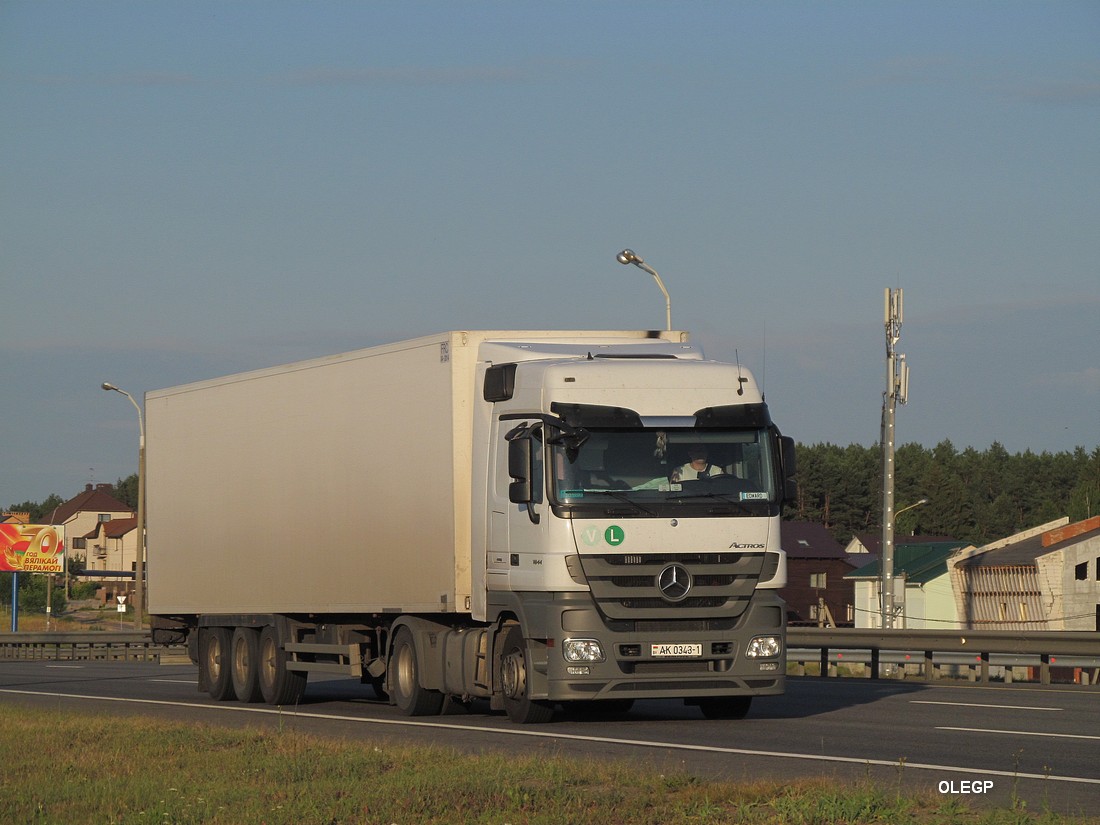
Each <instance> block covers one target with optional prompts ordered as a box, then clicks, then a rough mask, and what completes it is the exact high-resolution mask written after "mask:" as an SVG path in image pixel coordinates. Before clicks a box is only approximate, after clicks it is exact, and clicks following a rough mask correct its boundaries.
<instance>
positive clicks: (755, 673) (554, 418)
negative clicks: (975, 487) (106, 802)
mask: <svg viewBox="0 0 1100 825" xmlns="http://www.w3.org/2000/svg"><path fill="white" fill-rule="evenodd" d="M146 417H147V432H148V438H147V448H146V456H147V459H146V462H147V463H146V466H147V502H148V504H147V512H148V565H147V569H148V595H149V612H150V614H151V616H152V619H151V621H152V624H153V638H154V640H155V641H157V642H160V643H182V642H186V643H187V644H188V646H189V652H190V655H191V658H192V660H193V661H194V662H196V663H197V665H198V667H199V689H200V690H204V691H208V692H209V694H210V695H211V696H212V697H214V698H215V699H225V700H228V699H233V698H236V699H239V700H241V701H245V702H255V701H266V702H268V703H270V704H276V705H286V704H293V703H295V702H297V701H298V700H299V699H301V697H302V695H303V692H304V690H305V687H306V679H307V676H308V674H309V673H310V672H324V673H344V674H347V675H349V676H353V677H356V676H357V677H359V678H360V680H361V681H362V682H363V683H370V684H372V685H373V686H374V688H375V690H376V691H377V692H378V694H379V695H380V696H383V697H388V698H389V701H390V702H391V703H393V704H396V705H397V706H398V707H399V708H400V710H401V711H403V712H404V713H406V714H409V715H425V714H433V713H439V712H440V711H441V709H442V708H443V706H444V703H445V701H446V700H447V699H450V700H452V701H470V700H472V699H475V698H482V699H484V700H488V701H489V705H490V707H491V708H493V709H500V708H503V709H504V710H505V711H506V712H507V714H508V716H509V717H510V718H511V719H512V720H514V721H515V722H518V723H530V722H542V721H547V720H549V719H550V718H551V716H552V714H553V712H554V709H555V707H556V706H557V705H559V704H566V703H573V704H575V705H576V706H577V707H583V708H586V709H588V710H590V711H591V710H597V711H598V710H600V709H605V710H616V711H621V710H623V709H625V708H628V707H629V706H630V704H631V702H633V700H635V699H639V698H679V699H683V700H684V701H686V702H688V703H689V704H695V705H698V706H699V707H700V708H701V710H702V712H703V713H704V714H705V715H706V716H708V717H727V718H728V717H739V716H743V715H744V714H745V712H746V711H747V710H748V707H749V703H750V702H751V700H752V697H753V696H757V695H765V694H778V693H781V692H782V691H783V688H784V670H785V664H784V654H785V649H784V648H785V632H786V623H785V608H784V604H783V602H782V601H781V599H780V598H779V596H778V588H780V587H782V586H783V585H784V584H785V580H786V561H785V556H784V553H783V550H782V549H781V546H780V511H781V508H782V506H783V503H784V501H785V499H786V498H788V497H789V495H790V491H791V488H792V482H791V476H792V474H793V472H794V448H793V441H792V440H791V439H789V438H785V437H783V436H781V435H780V433H779V431H778V430H777V428H776V427H775V425H774V424H773V423H772V421H771V418H770V416H769V413H768V409H767V407H766V406H765V404H764V402H763V399H762V397H761V394H760V390H759V388H758V386H757V384H756V382H755V380H754V379H753V376H752V375H751V374H750V373H749V371H748V370H746V369H743V368H741V367H740V366H737V365H733V364H724V363H718V362H714V361H708V360H705V359H704V357H703V354H702V352H701V351H700V349H699V348H698V347H696V346H694V345H691V344H690V343H688V335H687V333H684V332H674V331H669V332H663V331H662V332H649V331H596V332H576V331H556V332H555V331H541V332H517V331H495V332H484V331H482V332H472V331H467V332H447V333H443V334H439V335H433V336H429V337H424V338H418V339H415V340H410V341H403V342H400V343H395V344H390V345H385V346H378V347H373V348H369V349H363V350H359V351H355V352H350V353H346V354H342V355H336V356H332V357H329V358H320V359H316V360H310V361H303V362H300V363H295V364H289V365H286V366H280V367H274V368H270V369H263V370H258V371H254V372H247V373H243V374H240V375H231V376H228V377H224V378H217V379H213V380H209V381H202V382H199V383H194V384H188V385H185V386H180V387H173V388H170V389H165V390H158V391H155V392H150V393H148V394H147V395H146Z"/></svg>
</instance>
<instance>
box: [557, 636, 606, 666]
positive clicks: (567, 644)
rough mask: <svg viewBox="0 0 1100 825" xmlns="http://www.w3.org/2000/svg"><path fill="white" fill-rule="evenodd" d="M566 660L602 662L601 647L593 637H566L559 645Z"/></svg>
mask: <svg viewBox="0 0 1100 825" xmlns="http://www.w3.org/2000/svg"><path fill="white" fill-rule="evenodd" d="M561 652H562V655H563V656H565V661H567V662H602V661H603V660H604V655H603V648H602V647H600V643H599V642H597V641H596V640H595V639H566V640H565V641H564V642H563V643H562V646H561Z"/></svg>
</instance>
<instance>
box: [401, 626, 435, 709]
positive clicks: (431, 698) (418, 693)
mask: <svg viewBox="0 0 1100 825" xmlns="http://www.w3.org/2000/svg"><path fill="white" fill-rule="evenodd" d="M390 668H391V670H390V691H389V692H390V696H391V697H392V698H393V703H394V704H395V705H397V707H398V709H399V710H400V711H401V712H402V713H404V714H405V715H406V716H433V715H435V714H437V713H439V712H440V711H442V710H443V699H444V696H443V694H442V693H440V692H439V691H438V690H429V689H427V688H425V687H423V686H421V684H420V667H419V665H418V664H417V661H416V642H415V641H414V640H413V634H412V632H411V631H410V630H409V629H408V628H407V627H402V628H401V629H400V630H398V631H397V635H396V636H395V637H394V640H393V652H392V653H391V654H390Z"/></svg>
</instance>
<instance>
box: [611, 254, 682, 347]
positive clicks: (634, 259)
mask: <svg viewBox="0 0 1100 825" xmlns="http://www.w3.org/2000/svg"><path fill="white" fill-rule="evenodd" d="M615 260H617V261H618V262H619V263H621V264H624V265H625V264H634V266H636V267H638V268H639V269H644V270H645V271H646V272H648V273H649V274H650V275H652V276H653V279H654V280H655V281H657V286H659V287H660V288H661V292H662V293H664V296H665V329H667V330H669V331H671V330H672V299H671V298H669V297H668V290H667V289H665V285H664V283H663V282H662V281H661V276H660V275H658V274H657V270H655V269H654V268H653V267H651V266H650V265H649V264H647V263H646V262H645V261H643V260H642V259H641V258H639V257H638V256H637V255H635V254H634V250H633V249H624V250H623V251H622V252H620V253H619V254H618V255H616V256H615Z"/></svg>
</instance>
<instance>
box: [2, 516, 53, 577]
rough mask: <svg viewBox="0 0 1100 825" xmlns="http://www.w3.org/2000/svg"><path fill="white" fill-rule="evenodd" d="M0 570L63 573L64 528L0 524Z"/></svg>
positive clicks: (42, 525)
mask: <svg viewBox="0 0 1100 825" xmlns="http://www.w3.org/2000/svg"><path fill="white" fill-rule="evenodd" d="M0 571H2V572H14V573H64V572H65V528H64V527H54V526H50V525H46V524H0Z"/></svg>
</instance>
